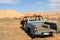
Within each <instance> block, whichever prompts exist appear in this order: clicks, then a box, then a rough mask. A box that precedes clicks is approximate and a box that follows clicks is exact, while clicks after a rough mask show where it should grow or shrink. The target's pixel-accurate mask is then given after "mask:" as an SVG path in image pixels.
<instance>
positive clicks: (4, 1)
mask: <svg viewBox="0 0 60 40" xmlns="http://www.w3.org/2000/svg"><path fill="white" fill-rule="evenodd" d="M19 2H20V0H0V4H18V3H19Z"/></svg>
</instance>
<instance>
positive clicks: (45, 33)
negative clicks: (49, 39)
mask: <svg viewBox="0 0 60 40" xmlns="http://www.w3.org/2000/svg"><path fill="white" fill-rule="evenodd" d="M55 32H56V31H55V30H54V31H51V32H50V31H44V32H35V35H50V34H53V33H55Z"/></svg>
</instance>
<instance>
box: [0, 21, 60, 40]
mask: <svg viewBox="0 0 60 40" xmlns="http://www.w3.org/2000/svg"><path fill="white" fill-rule="evenodd" d="M20 27H21V26H20V24H19V21H17V20H16V21H5V22H4V21H0V40H60V34H54V36H53V37H44V38H40V37H37V38H35V39H32V38H31V37H30V36H28V35H27V33H25V31H24V30H22V29H21V28H20Z"/></svg>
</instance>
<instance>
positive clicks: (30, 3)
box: [0, 0, 60, 12]
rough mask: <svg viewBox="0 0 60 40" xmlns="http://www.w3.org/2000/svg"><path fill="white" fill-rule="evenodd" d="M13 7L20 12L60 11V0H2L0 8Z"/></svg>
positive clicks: (0, 0)
mask: <svg viewBox="0 0 60 40" xmlns="http://www.w3.org/2000/svg"><path fill="white" fill-rule="evenodd" d="M5 9H13V10H18V11H20V12H49V11H55V12H56V11H60V0H0V10H5Z"/></svg>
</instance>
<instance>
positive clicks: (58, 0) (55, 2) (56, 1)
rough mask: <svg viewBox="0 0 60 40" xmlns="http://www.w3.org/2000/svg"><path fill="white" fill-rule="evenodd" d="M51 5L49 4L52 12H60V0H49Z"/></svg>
mask: <svg viewBox="0 0 60 40" xmlns="http://www.w3.org/2000/svg"><path fill="white" fill-rule="evenodd" d="M48 1H49V2H50V3H49V4H48V5H49V7H50V10H52V11H60V0H48Z"/></svg>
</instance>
